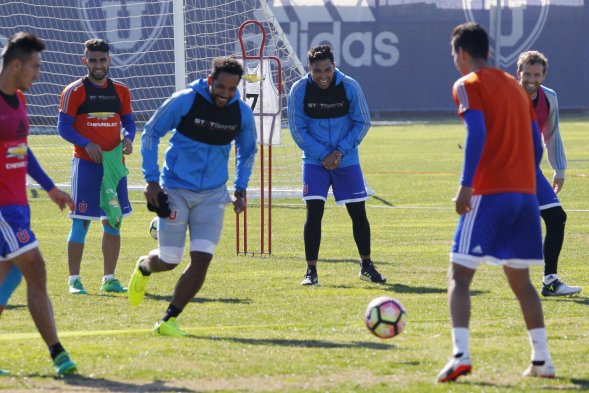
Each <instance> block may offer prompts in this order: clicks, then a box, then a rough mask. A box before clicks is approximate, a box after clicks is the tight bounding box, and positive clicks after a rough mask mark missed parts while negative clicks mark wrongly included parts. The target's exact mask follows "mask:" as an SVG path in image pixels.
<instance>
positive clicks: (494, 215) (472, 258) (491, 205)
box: [450, 193, 544, 269]
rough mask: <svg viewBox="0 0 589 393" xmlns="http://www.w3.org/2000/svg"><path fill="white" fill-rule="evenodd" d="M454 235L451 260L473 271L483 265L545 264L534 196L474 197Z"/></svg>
mask: <svg viewBox="0 0 589 393" xmlns="http://www.w3.org/2000/svg"><path fill="white" fill-rule="evenodd" d="M471 203H472V210H471V211H470V212H468V213H466V214H464V215H462V216H460V219H459V221H458V227H457V228H456V233H455V234H454V243H453V244H452V252H451V254H450V260H451V261H452V262H454V263H457V264H459V265H462V266H465V267H467V268H470V269H476V268H477V267H478V265H479V264H480V263H481V262H487V263H490V264H492V265H507V266H509V267H513V268H520V269H525V268H527V267H528V266H529V265H532V264H543V263H544V259H543V254H542V230H541V227H540V212H539V209H538V201H537V200H536V196H535V195H533V194H521V193H502V194H491V195H475V196H473V197H472V200H471Z"/></svg>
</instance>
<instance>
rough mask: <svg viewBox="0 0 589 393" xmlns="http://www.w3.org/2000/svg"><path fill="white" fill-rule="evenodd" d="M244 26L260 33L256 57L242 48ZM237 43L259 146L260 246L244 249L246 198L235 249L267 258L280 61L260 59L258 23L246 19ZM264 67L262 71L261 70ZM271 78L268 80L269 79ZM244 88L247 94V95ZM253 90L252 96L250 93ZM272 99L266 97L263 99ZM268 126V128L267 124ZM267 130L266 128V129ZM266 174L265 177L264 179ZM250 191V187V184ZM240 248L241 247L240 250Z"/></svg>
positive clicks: (262, 52)
mask: <svg viewBox="0 0 589 393" xmlns="http://www.w3.org/2000/svg"><path fill="white" fill-rule="evenodd" d="M248 25H254V26H255V27H257V28H258V29H259V30H260V32H261V34H262V40H261V43H260V46H259V50H258V54H257V55H255V56H254V55H248V53H247V50H246V45H245V42H244V37H243V34H244V29H245V27H246V26H248ZM238 36H239V42H240V44H241V53H242V58H241V60H242V61H243V68H244V76H243V78H242V82H241V84H242V85H241V87H242V89H243V90H242V99H244V100H248V101H247V102H249V99H250V98H253V102H252V103H251V107H252V111H254V117H255V118H256V125H257V128H258V146H259V153H260V154H259V157H258V160H259V166H260V195H259V197H260V228H259V231H260V247H259V249H254V250H252V249H251V248H248V246H249V245H248V220H247V198H248V197H247V195H246V197H245V199H244V202H245V204H246V208H245V210H244V211H243V213H242V214H243V223H242V222H241V220H240V218H239V216H240V215H236V218H235V220H236V225H235V228H236V229H235V230H236V241H235V250H236V252H237V254H238V255H247V254H251V255H270V254H272V141H273V140H274V138H273V135H272V133H273V132H274V130H275V127H274V126H275V122H276V119H279V118H280V114H281V111H282V100H281V97H282V64H281V62H280V59H279V58H278V57H275V56H264V48H265V45H266V30H265V29H264V26H263V25H262V23H260V22H258V21H256V20H248V21H246V22H244V23H243V24H242V25H241V26H240V27H239V34H238ZM252 64H253V65H255V66H256V67H255V69H256V73H255V74H248V73H247V72H248V69H250V68H249V67H248V66H249V65H252ZM271 64H275V66H276V72H277V80H278V86H277V88H276V91H277V93H278V104H277V105H278V107H277V108H272V109H274V110H271V111H266V106H265V105H264V103H265V101H264V88H263V83H264V79H265V75H266V74H265V73H268V75H271V73H272V70H271V69H270V67H271ZM264 67H266V69H265V68H264ZM270 79H271V78H270ZM248 87H249V89H250V93H248ZM252 91H255V93H251V92H252ZM269 98H274V97H266V100H269ZM269 122H270V123H271V125H272V126H271V127H268V123H269ZM268 128H270V129H268ZM278 132H280V124H278ZM265 152H267V161H266V159H265ZM266 174H267V176H266ZM249 188H250V189H251V188H252V184H251V183H250V187H249ZM242 246H243V247H242Z"/></svg>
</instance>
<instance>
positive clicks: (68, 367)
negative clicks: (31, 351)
mask: <svg viewBox="0 0 589 393" xmlns="http://www.w3.org/2000/svg"><path fill="white" fill-rule="evenodd" d="M53 367H55V372H56V373H57V374H58V375H69V374H74V373H75V372H76V371H77V370H78V366H76V363H74V361H73V360H72V359H70V355H68V354H67V352H66V351H63V352H61V353H60V354H59V355H57V357H56V358H55V359H53Z"/></svg>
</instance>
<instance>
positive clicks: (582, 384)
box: [571, 378, 589, 390]
mask: <svg viewBox="0 0 589 393" xmlns="http://www.w3.org/2000/svg"><path fill="white" fill-rule="evenodd" d="M571 382H572V383H574V384H575V385H577V386H578V387H579V388H580V389H581V390H589V379H577V378H571Z"/></svg>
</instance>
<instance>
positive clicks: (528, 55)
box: [517, 50, 548, 74]
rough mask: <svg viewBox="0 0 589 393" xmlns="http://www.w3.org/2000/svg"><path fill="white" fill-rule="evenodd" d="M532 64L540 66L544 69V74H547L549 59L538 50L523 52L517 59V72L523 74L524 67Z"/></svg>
mask: <svg viewBox="0 0 589 393" xmlns="http://www.w3.org/2000/svg"><path fill="white" fill-rule="evenodd" d="M526 64H530V65H534V64H540V65H542V68H544V74H546V69H548V59H547V58H546V56H544V54H543V53H542V52H538V51H536V50H529V51H527V52H522V53H520V55H519V58H518V59H517V70H518V71H520V72H521V70H522V68H523V67H524V65H526Z"/></svg>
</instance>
